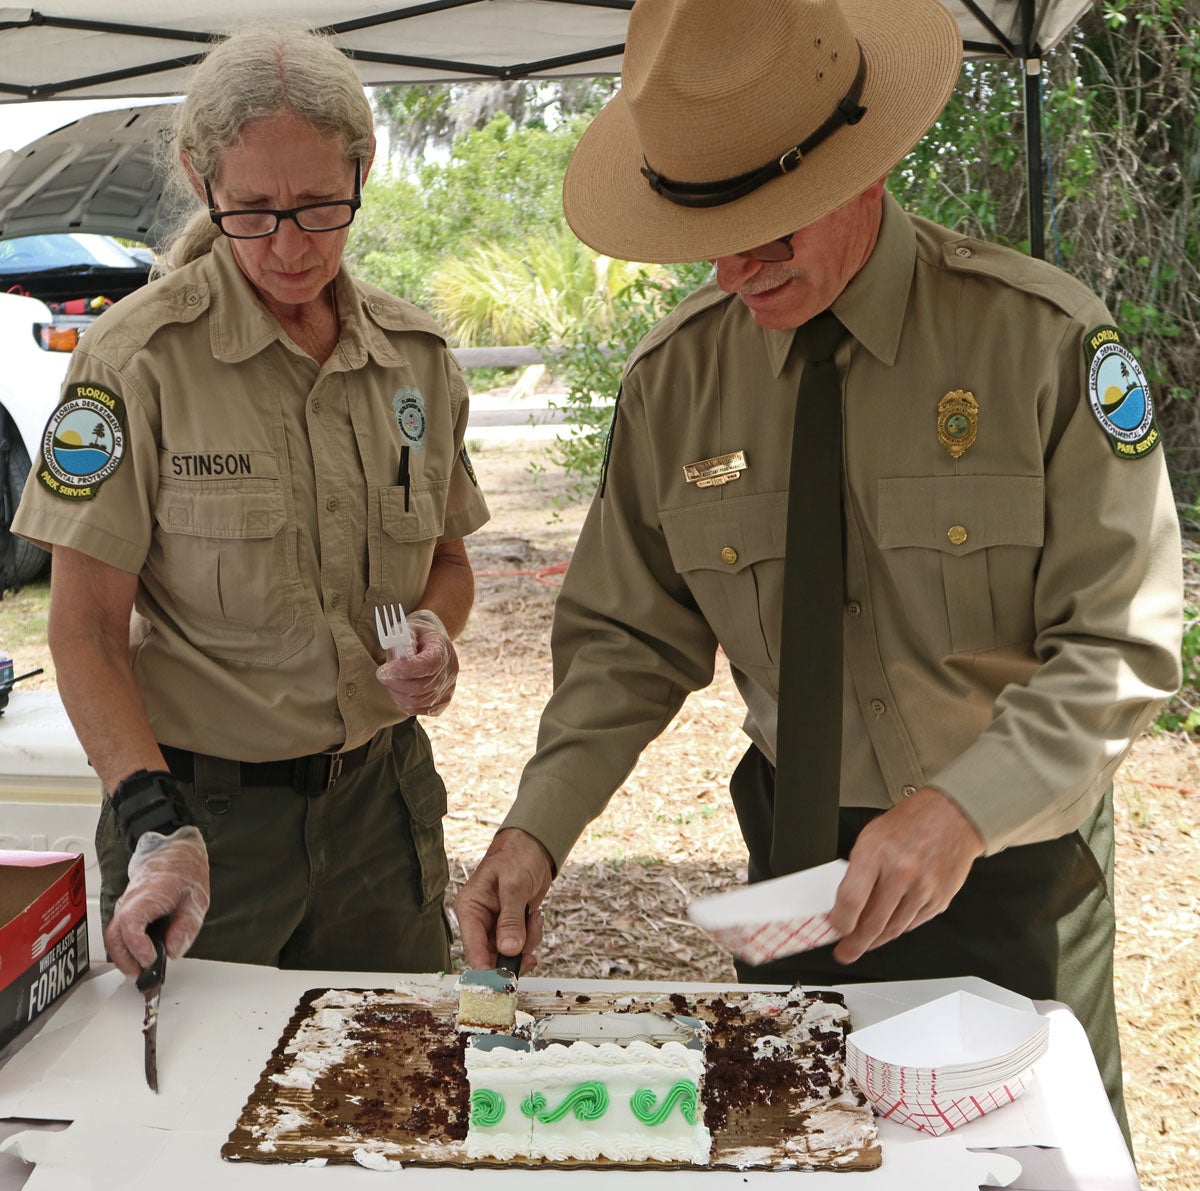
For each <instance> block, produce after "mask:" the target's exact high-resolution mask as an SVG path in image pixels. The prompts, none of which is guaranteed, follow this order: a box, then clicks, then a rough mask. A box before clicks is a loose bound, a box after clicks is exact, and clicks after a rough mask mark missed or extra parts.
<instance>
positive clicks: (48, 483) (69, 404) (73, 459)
mask: <svg viewBox="0 0 1200 1191" xmlns="http://www.w3.org/2000/svg"><path fill="white" fill-rule="evenodd" d="M42 458H43V461H44V466H43V467H42V468H41V469H40V470H39V472H38V482H39V483H40V484H41V485H42V487H43V488H46V489H47V490H48V491H50V492H52V493H54V495H55V496H58V497H61V498H62V499H63V500H91V499H92V497H93V496H95V495H96V491H97V489H98V488H99V487H100V485H101V484H103V483H104V481H105V480H107V479H108V478H109V476H111V475H112V474H113V472H115V471H116V470H117V468H118V467H120V466H121V460H122V459H124V458H125V403H124V402H123V401H122V400H121V399H120V397H117V396H116V395H115V394H113V393H110V392H109V391H108V390H107V389H105V388H102V387H101V386H100V385H92V384H78V385H69V386H68V387H67V390H66V393H65V394H64V399H63V403H62V404H61V405H60V406H59V407H58V409H56V410H55V411H54V413H53V414H51V415H50V421H49V422H47V423H46V429H45V432H44V433H43V434H42Z"/></svg>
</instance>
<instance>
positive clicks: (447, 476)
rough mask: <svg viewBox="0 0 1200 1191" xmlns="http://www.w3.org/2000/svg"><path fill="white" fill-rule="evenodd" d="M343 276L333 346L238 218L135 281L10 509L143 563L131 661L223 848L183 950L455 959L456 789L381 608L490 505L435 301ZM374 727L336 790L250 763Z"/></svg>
mask: <svg viewBox="0 0 1200 1191" xmlns="http://www.w3.org/2000/svg"><path fill="white" fill-rule="evenodd" d="M335 285H336V296H337V309H338V311H339V314H340V319H341V335H340V339H339V341H338V344H337V347H336V348H335V349H334V352H333V354H332V355H331V356H330V358H329V360H328V361H327V362H326V363H325V364H324V365H323V366H319V365H318V364H317V363H316V361H314V360H313V359H312V358H311V357H309V356H308V355H306V354H305V353H303V352H302V351H300V350H299V348H297V347H296V346H295V345H294V344H293V343H292V342H291V341H290V340H289V339H288V338H287V337H286V335H285V334H284V333H283V332H282V330H281V329H280V327H279V325H278V324H277V323H276V322H275V320H274V319H273V318H272V317H271V316H270V315H269V314H268V313H267V311H266V309H265V307H263V305H262V304H261V302H260V301H259V300H258V298H257V296H256V295H255V293H254V291H253V289H252V288H251V287H250V285H249V283H248V282H247V281H246V279H245V277H244V275H243V274H242V272H241V270H240V268H239V267H238V265H237V262H236V261H235V259H234V257H233V254H232V252H231V250H230V246H229V243H228V241H227V240H225V239H223V238H222V239H218V240H217V241H216V242H215V244H214V246H213V249H212V251H211V253H209V254H208V255H206V256H205V257H203V258H201V259H199V260H197V261H195V262H193V263H191V264H189V265H187V266H185V267H183V268H181V269H179V270H177V271H175V272H173V273H172V274H170V275H169V276H168V277H166V278H164V279H163V280H161V281H158V282H155V283H154V284H152V285H149V286H147V287H145V288H144V289H143V290H141V291H139V292H138V293H137V294H135V295H133V296H131V297H129V298H126V299H124V300H123V301H122V302H120V303H119V304H118V306H117V307H115V308H114V309H113V310H112V311H111V312H109V313H106V314H105V315H104V316H103V317H102V318H100V319H99V320H97V322H96V323H95V324H94V325H93V326H92V327H91V328H90V329H89V331H88V334H87V337H86V339H85V340H84V341H83V343H82V345H81V346H80V348H79V349H78V350H77V351H76V352H75V355H74V358H73V360H72V363H71V369H70V373H69V376H68V380H67V384H66V386H65V389H64V394H63V402H62V405H61V406H60V408H59V410H58V411H57V412H56V414H55V415H53V416H52V418H51V421H50V424H49V426H48V428H47V435H46V440H45V443H44V448H43V455H42V457H40V458H39V459H38V460H37V463H36V466H35V467H34V468H33V469H32V472H31V474H30V479H29V482H28V485H27V487H26V490H25V494H24V497H23V500H22V503H21V506H20V509H19V512H18V515H17V518H16V521H15V524H14V528H15V529H16V530H17V531H18V532H19V533H21V534H23V535H24V536H26V537H29V538H32V539H35V540H38V541H41V542H44V543H52V544H54V545H62V546H68V547H71V548H72V549H75V550H79V551H82V552H83V553H86V554H89V555H91V556H93V557H95V558H98V559H100V560H102V561H104V562H106V563H109V564H110V565H112V566H114V567H118V568H120V569H121V570H124V571H128V572H130V573H133V574H137V575H138V577H139V583H138V588H137V595H136V602H135V611H134V615H133V621H132V626H131V652H130V658H131V662H132V666H133V672H134V676H135V679H136V681H137V685H138V688H139V690H140V691H141V693H142V696H143V700H144V703H145V706H146V712H147V714H148V716H149V718H150V723H151V725H152V727H153V729H154V732H155V735H156V737H157V739H158V741H159V742H160V744H161V745H164V746H167V748H168V750H169V751H168V752H167V754H166V755H167V756H168V758H169V761H170V758H172V757H173V756H174V755H175V753H176V752H180V751H182V752H186V753H193V754H195V761H194V764H191V763H189V764H190V768H191V769H192V770H193V771H194V772H193V773H188V774H184V775H183V776H184V777H187V778H189V779H191V778H194V784H195V787H196V789H195V790H192V788H191V786H190V785H189V786H186V787H185V793H188V795H189V798H190V801H191V802H192V803H193V804H194V805H193V806H192V810H193V813H194V814H195V816H196V819H197V822H198V823H199V825H200V827H201V830H202V831H203V832H204V833H205V835H206V836H207V837H208V842H209V848H210V854H211V867H212V875H213V904H212V908H211V910H210V913H209V916H208V919H207V920H206V924H205V928H204V930H203V931H202V933H201V935H200V936H199V938H198V940H197V943H196V945H195V946H194V947H193V949H192V954H195V955H202V956H205V955H207V956H210V957H216V958H222V959H248V960H251V961H252V962H277V961H278V962H283V963H285V964H287V965H289V966H312V967H330V968H336V967H347V966H349V967H364V968H365V967H372V968H373V967H379V968H383V969H392V970H396V969H402V970H403V969H405V968H408V969H417V968H429V967H433V968H436V967H440V966H444V960H445V957H446V955H447V953H446V935H447V932H446V925H445V921H444V916H443V914H442V910H441V900H442V892H443V890H444V887H445V884H446V881H447V871H446V860H445V855H444V849H443V843H442V829H441V819H442V816H443V815H444V813H445V808H446V801H445V799H446V793H445V788H444V786H443V785H442V783H441V780H440V778H439V777H438V776H437V774H436V772H435V771H434V768H433V762H432V758H431V757H430V754H429V748H428V742H427V740H426V739H425V736H424V733H423V732H422V731H421V729H420V728H419V726H418V725H417V724H416V723H415V721H411V720H410V721H405V723H403V724H401V725H398V726H397V727H396V729H395V731H393V725H396V724H397V720H398V719H399V718H400V717H399V713H398V712H397V710H396V707H395V705H394V704H393V703H392V701H391V699H390V697H389V696H388V694H387V692H386V690H385V689H384V688H383V687H382V685H381V684H380V683H379V682H378V681H377V680H376V678H375V670H376V668H377V667H378V666H379V664H380V663H381V662H382V661H383V660H384V658H383V655H382V653H381V651H380V649H379V647H378V643H377V641H376V632H375V621H374V609H375V605H376V604H378V603H385V602H386V603H392V602H395V601H398V602H399V603H400V604H402V605H403V606H404V607H405V608H408V609H413V608H415V607H417V605H418V602H419V600H420V597H421V595H422V592H423V591H424V588H425V583H426V579H427V577H428V574H429V569H430V563H431V560H432V558H433V553H434V549H435V547H436V546H437V544H438V543H439V542H442V541H446V540H452V539H456V538H461V537H463V536H465V535H466V534H468V533H470V532H471V531H472V530H475V529H477V528H478V527H479V526H480V525H482V524H483V523H484V522H485V521H486V520H487V516H488V514H487V508H486V505H485V503H484V500H483V497H482V495H481V494H480V492H479V488H478V486H477V483H476V479H475V475H474V472H473V470H472V468H471V465H470V461H469V459H468V457H467V454H466V451H465V449H464V448H463V436H464V433H465V430H466V425H467V392H466V387H465V385H464V383H463V381H462V377H461V374H460V373H459V371H458V368H457V366H456V364H455V363H454V361H453V359H452V357H451V356H450V354H449V352H448V351H447V349H446V345H445V341H444V339H443V337H442V335H441V332H440V331H439V329H438V327H437V326H436V324H434V323H433V322H432V321H431V320H430V319H429V318H428V317H426V316H425V315H424V314H423V313H422V312H421V311H419V310H417V309H416V308H415V307H413V306H412V305H410V304H409V303H407V302H404V301H401V300H400V299H398V298H395V297H393V296H391V295H389V294H387V293H384V292H383V291H381V290H378V289H375V288H374V287H372V286H368V285H365V284H363V283H360V282H357V281H355V280H354V279H352V278H351V277H350V276H349V275H348V274H347V273H346V272H345V270H343V271H342V272H341V273H340V274H339V276H338V278H337V279H336V282H335ZM93 430H94V437H90V436H91V435H92V433H93ZM80 439H82V440H83V442H82V448H83V450H84V451H86V450H87V449H88V448H91V453H90V455H88V454H80V448H79V447H75V444H77V443H78V442H79V440H80ZM72 447H75V450H74V451H73V450H72ZM405 465H407V466H405ZM405 481H407V482H405ZM360 746H367V759H366V763H365V764H363V765H362V766H361V767H360V768H358V769H356V770H355V771H354V772H353V773H348V774H347V775H346V776H344V777H342V778H339V779H338V780H337V781H335V782H334V783H333V784H332V786H331V787H330V789H329V790H327V791H325V792H324V793H322V794H320V795H319V796H317V797H312V798H306V797H305V796H304V795H302V794H299V793H296V792H295V791H294V790H292V789H281V788H271V787H266V788H262V787H260V786H257V785H256V786H255V787H254V788H245V789H243V788H242V783H241V781H240V777H241V776H244V774H242V772H241V770H240V769H239V765H238V762H273V761H279V760H281V759H287V758H300V757H307V756H309V755H311V754H317V753H322V752H329V751H344V750H354V749H357V748H359V747H360ZM173 769H174V765H173ZM112 818H113V816H112V815H111V811H110V809H109V804H108V801H107V800H105V804H104V811H103V814H102V819H101V824H100V835H99V843H100V845H101V855H102V866H103V873H104V882H105V884H104V894H105V899H104V900H105V906H106V909H107V911H108V912H109V913H110V912H111V904H112V900H113V898H114V897H115V896H116V894H118V893H119V892H120V890H121V889H122V888H123V886H124V882H125V876H124V873H125V861H126V860H127V858H128V853H127V852H125V850H124V846H123V842H122V841H121V840H120V836H119V832H117V830H116V828H115V825H114V824H113V823H112V821H111V820H112ZM322 906H324V907H327V909H326V910H322V909H320V907H322ZM106 917H107V915H106ZM385 918H386V923H385V921H384V920H385ZM413 924H419V927H418V926H414V925H413ZM347 959H353V960H355V961H356V962H353V963H346V962H342V961H343V960H347ZM375 960H378V961H379V962H374V961H375ZM301 961H303V962H301ZM315 961H320V962H315ZM439 961H441V962H439Z"/></svg>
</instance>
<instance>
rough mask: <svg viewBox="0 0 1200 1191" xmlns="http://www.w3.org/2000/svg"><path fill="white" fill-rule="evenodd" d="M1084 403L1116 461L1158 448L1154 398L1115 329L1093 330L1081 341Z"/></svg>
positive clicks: (1158, 437)
mask: <svg viewBox="0 0 1200 1191" xmlns="http://www.w3.org/2000/svg"><path fill="white" fill-rule="evenodd" d="M1084 350H1085V352H1086V354H1087V363H1088V381H1087V395H1088V403H1089V404H1090V405H1091V407H1092V413H1093V414H1095V416H1096V421H1097V422H1099V423H1100V429H1101V430H1103V431H1104V433H1105V434H1106V435H1108V443H1109V446H1111V447H1112V449H1113V453H1114V454H1115V455H1116V456H1117V457H1118V458H1120V459H1140V458H1141V457H1142V456H1143V455H1147V454H1149V453H1150V452H1151V451H1153V450H1154V448H1155V447H1156V446H1158V443H1159V439H1160V435H1159V432H1158V426H1157V424H1156V423H1155V420H1154V399H1153V398H1152V397H1151V395H1150V385H1149V383H1148V382H1147V380H1146V374H1145V373H1144V372H1143V371H1142V367H1141V365H1140V364H1139V363H1138V362H1137V359H1136V358H1135V357H1134V354H1133V352H1131V351H1130V350H1129V349H1128V348H1127V347H1125V346H1123V345H1122V343H1121V335H1120V332H1119V331H1118V330H1117V328H1116V327H1096V328H1094V329H1093V330H1091V331H1089V332H1088V334H1087V336H1086V338H1085V339H1084Z"/></svg>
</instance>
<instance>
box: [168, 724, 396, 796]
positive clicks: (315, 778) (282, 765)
mask: <svg viewBox="0 0 1200 1191" xmlns="http://www.w3.org/2000/svg"><path fill="white" fill-rule="evenodd" d="M406 722H407V721H406ZM371 743H372V742H371V741H369V740H368V741H367V743H366V744H360V745H359V746H358V748H356V749H349V750H348V751H346V752H344V753H313V754H311V755H310V756H307V757H293V758H291V759H290V760H286V761H234V762H233V764H235V765H237V766H238V767H239V769H240V770H241V784H242V786H244V787H254V786H277V787H278V786H283V787H290V788H291V789H293V790H295V791H296V792H297V793H298V794H305V795H307V796H308V797H309V798H315V797H316V796H317V795H318V794H324V793H325V791H326V790H328V789H329V787H330V786H332V785H333V783H334V782H336V781H337V780H338V778H339V777H343V776H344V775H345V774H347V773H353V772H354V771H355V770H356V769H361V768H362V765H363V763H364V762H365V761H366V759H367V753H369V752H370V751H371ZM158 747H159V749H160V750H161V751H162V755H163V760H165V761H166V763H167V768H168V769H169V770H170V771H171V776H172V777H173V778H175V779H176V781H180V782H188V783H190V784H193V785H194V784H195V780H196V756H197V754H196V753H193V752H189V751H188V750H187V749H177V748H172V747H171V746H170V745H169V744H160V745H159V746H158ZM201 755H202V754H201Z"/></svg>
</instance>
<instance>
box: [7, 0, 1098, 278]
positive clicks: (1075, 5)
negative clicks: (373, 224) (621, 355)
mask: <svg viewBox="0 0 1200 1191" xmlns="http://www.w3.org/2000/svg"><path fill="white" fill-rule="evenodd" d="M877 2H878V3H880V4H885V3H887V0H877ZM1090 4H1091V0H948V3H947V7H948V8H949V9H950V10H951V12H953V13H954V15H955V17H956V19H957V20H958V23H959V27H960V28H961V29H962V34H963V45H964V49H965V51H966V52H967V53H968V54H970V55H974V56H1002V57H1009V58H1013V59H1018V60H1021V61H1023V62H1024V63H1025V64H1026V120H1025V125H1026V141H1027V150H1028V153H1027V156H1028V168H1029V176H1030V194H1031V200H1033V198H1034V196H1038V197H1039V198H1040V196H1041V194H1042V173H1041V119H1040V107H1041V104H1040V78H1041V59H1042V56H1043V55H1044V54H1045V53H1047V52H1048V51H1049V50H1050V49H1052V48H1053V47H1054V46H1055V45H1056V44H1058V42H1059V41H1061V40H1062V38H1063V37H1064V36H1066V34H1067V33H1068V32H1069V31H1070V29H1071V28H1072V27H1073V26H1074V24H1075V23H1076V22H1077V21H1078V20H1079V18H1080V17H1081V16H1082V15H1083V13H1084V12H1085V11H1086V10H1087V9H1088V7H1090ZM632 7H633V0H391V2H390V3H389V2H386V0H252V3H250V4H247V3H246V0H173V2H172V3H171V4H169V5H168V4H164V3H163V0H46V3H44V4H42V5H41V6H39V7H37V8H24V7H0V103H14V102H21V101H29V100H45V99H78V98H97V97H125V96H139V97H140V96H169V95H178V94H180V93H181V92H183V91H184V90H186V88H187V81H188V74H189V71H190V69H191V67H192V66H193V65H194V64H195V62H196V61H197V60H198V59H199V58H200V57H201V56H202V55H203V53H204V51H205V47H206V46H207V45H209V44H210V43H211V42H212V41H213V40H215V39H218V38H219V37H220V36H222V34H223V33H225V32H227V31H228V30H229V29H231V28H233V27H235V26H237V25H238V24H239V23H242V22H244V21H245V20H246V19H247V18H248V17H256V18H266V19H270V20H273V21H294V22H300V23H303V24H306V25H308V26H309V27H312V28H322V29H325V30H327V31H329V32H330V33H331V34H332V35H333V36H334V38H335V39H336V41H337V43H338V44H339V45H340V46H341V47H342V48H343V49H344V50H345V52H346V53H347V54H349V55H350V56H351V57H352V58H353V59H354V61H355V64H356V66H357V67H358V70H359V73H360V75H361V77H362V79H363V82H364V83H365V84H368V85H383V84H391V83H417V82H445V81H451V80H461V79H521V78H552V77H568V76H586V75H602V74H618V73H619V72H620V68H621V54H622V51H623V49H624V40H625V29H626V24H627V21H628V16H629V10H630V9H631V8H632ZM131 127H133V126H131ZM118 156H119V155H118ZM12 198H13V195H12V193H10V194H9V196H8V199H7V200H5V199H4V197H3V196H0V219H3V218H4V217H5V208H4V202H5V201H8V202H9V204H10V206H11V201H12ZM1029 206H1030V233H1031V246H1032V250H1033V252H1034V254H1035V255H1038V256H1040V255H1042V251H1043V247H1042V243H1043V242H1042V218H1043V212H1042V206H1043V204H1042V202H1040V201H1031V202H1030V204H1029ZM8 214H9V215H10V216H11V214H12V212H11V211H9V212H8ZM9 234H11V233H9Z"/></svg>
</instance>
